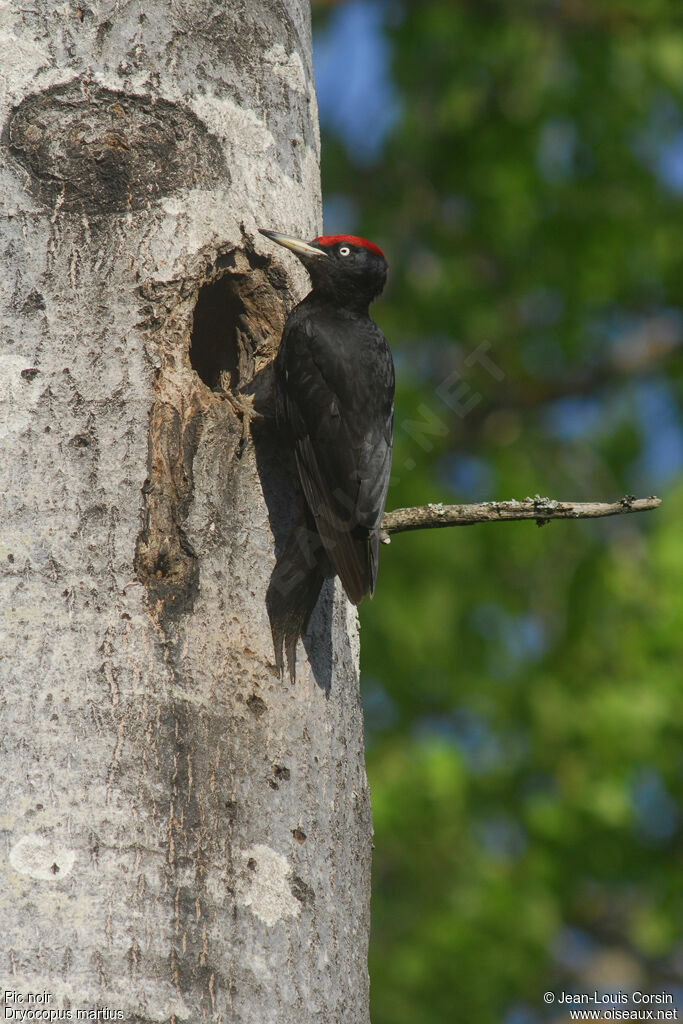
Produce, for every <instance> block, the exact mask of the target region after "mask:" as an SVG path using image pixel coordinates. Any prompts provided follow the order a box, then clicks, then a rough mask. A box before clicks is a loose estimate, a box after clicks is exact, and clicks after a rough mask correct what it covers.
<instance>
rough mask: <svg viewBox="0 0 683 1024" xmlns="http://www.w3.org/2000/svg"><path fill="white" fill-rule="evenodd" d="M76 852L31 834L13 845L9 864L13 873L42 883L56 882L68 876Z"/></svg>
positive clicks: (33, 833)
mask: <svg viewBox="0 0 683 1024" xmlns="http://www.w3.org/2000/svg"><path fill="white" fill-rule="evenodd" d="M75 861H76V851H75V850H69V849H68V848H67V847H65V846H62V845H61V843H57V842H54V841H53V840H51V839H45V838H43V836H39V835H38V834H37V833H35V832H32V833H30V834H29V835H26V836H22V838H21V839H20V840H19V841H18V842H17V843H15V844H14V846H13V847H12V849H11V850H10V854H9V862H10V864H11V865H12V867H13V868H14V870H15V871H18V872H19V873H20V874H22V875H28V876H29V877H30V878H36V879H38V880H40V881H42V882H58V881H60V879H62V878H64V877H65V876H66V875H68V874H69V872H70V871H71V869H72V867H73V866H74V863H75Z"/></svg>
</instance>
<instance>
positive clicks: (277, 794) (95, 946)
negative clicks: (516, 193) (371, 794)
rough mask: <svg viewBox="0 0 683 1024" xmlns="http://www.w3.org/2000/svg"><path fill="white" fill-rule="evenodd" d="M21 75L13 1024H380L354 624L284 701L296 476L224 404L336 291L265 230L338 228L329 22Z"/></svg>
mask: <svg viewBox="0 0 683 1024" xmlns="http://www.w3.org/2000/svg"><path fill="white" fill-rule="evenodd" d="M0 49H1V51H2V53H3V57H2V73H1V75H0V89H1V91H2V113H1V118H2V124H3V135H2V145H1V147H0V152H1V164H0V190H1V193H2V197H3V208H4V213H5V215H4V217H3V221H2V228H1V229H0V230H1V232H2V237H1V239H0V241H1V243H2V246H1V247H2V253H3V274H2V279H1V280H0V291H1V295H2V298H1V303H2V315H3V320H2V349H3V352H2V360H3V361H2V388H1V392H0V401H1V404H0V431H1V432H2V435H3V457H2V461H3V471H4V472H3V476H4V480H3V483H2V494H3V499H4V508H3V510H2V523H3V529H2V542H1V544H0V567H1V573H2V597H1V599H0V601H1V605H0V615H1V617H2V634H3V636H2V646H1V648H0V650H1V653H2V680H3V690H2V697H1V702H2V704H1V706H2V734H1V737H0V777H1V778H2V780H3V790H4V792H3V795H2V819H1V824H0V827H1V828H2V830H3V844H2V863H1V872H2V888H1V892H0V920H1V921H2V926H1V933H0V978H1V979H2V981H1V984H2V985H3V987H4V989H5V990H6V993H7V994H6V999H7V1000H8V1004H7V1005H8V1006H10V1007H14V1013H15V1015H14V1017H11V1016H10V1017H9V1018H7V1019H15V1020H18V1019H21V1018H20V1016H19V1012H18V1011H19V1010H23V1011H25V1010H26V1009H28V1008H30V1007H31V1006H33V1009H35V1008H36V1006H37V1005H42V1006H49V1007H50V1008H52V1009H53V1010H55V1011H56V1010H58V1009H63V1010H70V1013H71V1017H70V1018H69V1017H68V1016H65V1017H63V1018H62V1019H73V1020H76V1019H95V1018H94V1017H92V1015H91V1016H90V1017H87V1016H86V1017H81V1018H79V1017H78V1016H77V1011H78V1010H86V1011H93V1010H97V1009H99V1010H100V1011H101V1013H100V1016H99V1017H98V1018H96V1019H101V1020H102V1019H119V1020H124V1021H128V1022H133V1021H136V1022H140V1021H173V1022H180V1021H189V1022H192V1024H194V1022H197V1021H203V1020H210V1021H216V1022H230V1021H240V1022H261V1021H263V1022H268V1024H278V1022H282V1024H285V1022H286V1024H294V1022H296V1024H302V1022H308V1021H319V1022H321V1024H322V1022H325V1024H332V1022H335V1024H336V1022H344V1024H346V1022H348V1024H363V1022H365V1021H367V1020H368V1009H367V995H368V991H367V990H368V983H367V969H366V952H367V938H368V896H369V862H370V833H371V825H370V812H369V803H368V791H367V783H366V778H365V769H364V761H363V736H362V715H361V707H360V700H359V692H358V668H357V661H358V645H357V629H356V619H355V613H354V612H353V610H352V609H351V607H350V606H349V605H348V604H347V602H346V600H345V598H344V597H343V595H342V593H341V592H340V590H339V588H338V586H337V588H336V589H335V588H333V587H332V586H331V585H328V586H327V588H326V590H325V591H324V593H323V595H322V596H321V600H320V603H319V605H318V608H317V609H316V613H315V615H314V621H313V622H312V624H311V627H310V629H309V632H308V634H307V636H306V639H305V651H304V647H303V646H302V645H300V647H299V673H298V681H297V684H296V686H295V687H291V686H290V685H289V684H288V683H287V682H285V681H281V680H280V679H279V678H277V677H276V676H275V675H274V671H273V669H274V661H273V650H272V643H271V637H270V629H269V624H268V620H267V615H266V609H265V594H266V589H267V586H268V580H269V576H270V573H271V571H272V568H273V565H274V554H275V545H276V544H277V545H281V544H282V543H283V541H284V537H285V535H286V532H287V526H288V522H289V520H290V519H291V517H292V515H293V513H294V508H293V505H294V493H295V492H294V484H293V475H292V473H291V467H289V465H288V463H287V461H286V458H284V453H283V452H282V451H281V450H280V448H279V446H278V439H277V437H275V436H273V434H272V433H269V432H268V430H265V431H263V432H262V433H261V434H260V435H259V439H258V440H257V442H256V444H254V442H252V441H251V440H250V439H247V440H246V442H245V441H243V440H242V437H241V433H242V430H241V424H240V421H239V419H238V417H237V416H236V415H235V413H234V411H233V408H232V405H231V403H230V402H229V401H228V400H226V398H225V397H224V396H222V395H221V393H220V390H218V388H219V386H220V385H223V386H224V387H226V388H233V389H234V388H236V387H237V386H239V387H244V386H245V385H248V384H249V382H250V381H251V380H252V378H253V377H254V376H255V375H256V374H258V373H259V371H262V370H263V368H264V367H265V366H266V365H267V364H268V362H269V360H270V359H271V358H272V355H273V353H274V350H275V347H276V345H277V342H278V339H279V335H280V331H281V328H282V324H283V321H284V316H285V314H286V312H287V310H288V309H289V308H290V307H291V305H292V304H293V303H294V302H295V301H296V299H297V298H298V297H300V295H301V294H302V292H303V290H304V289H305V287H306V280H305V277H304V275H303V272H302V271H301V269H300V268H299V267H298V265H297V263H296V260H295V258H294V257H292V256H290V255H289V254H287V253H286V252H284V251H283V252H282V253H280V252H278V253H275V254H272V247H271V246H269V245H268V243H266V242H265V241H263V240H260V239H259V236H258V235H257V234H256V228H257V227H258V226H265V227H273V228H277V229H280V230H283V231H289V232H292V233H296V234H298V235H304V236H305V235H309V236H313V235H315V234H316V233H317V230H318V229H319V228H320V197H319V177H318V145H319V144H318V136H317V122H316V109H315V100H314V93H313V79H312V68H311V40H310V25H309V16H308V10H307V3H306V2H305V0H278V2H276V0H241V2H239V3H237V2H233V3H227V2H224V0H173V2H171V3H169V2H168V0H147V2H146V3H145V4H144V8H143V6H142V5H138V4H134V3H126V2H120V3H119V2H117V3H115V4H113V3H110V2H107V3H100V2H90V0H84V2H83V3H81V4H76V3H69V4H56V3H54V0H32V2H31V3H29V4H24V5H22V6H21V9H20V8H19V7H18V6H17V7H16V9H15V13H12V10H11V7H10V8H6V9H5V13H4V14H3V16H2V19H0ZM31 993H33V994H35V993H46V994H47V995H46V996H44V997H43V999H44V1001H43V1003H42V1004H38V1003H37V1002H36V1000H33V1001H31V1000H30V994H31ZM47 997H49V1002H48V1001H47ZM105 1009H106V1010H107V1011H108V1013H109V1014H110V1016H109V1017H107V1016H106V1015H105V1013H104V1010H105ZM117 1011H120V1013H117ZM53 1019H58V1018H56V1017H55V1018H53Z"/></svg>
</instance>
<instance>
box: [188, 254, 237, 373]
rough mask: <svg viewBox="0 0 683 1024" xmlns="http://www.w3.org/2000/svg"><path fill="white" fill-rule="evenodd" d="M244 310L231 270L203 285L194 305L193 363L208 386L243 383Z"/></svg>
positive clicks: (191, 352)
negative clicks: (241, 338)
mask: <svg viewBox="0 0 683 1024" xmlns="http://www.w3.org/2000/svg"><path fill="white" fill-rule="evenodd" d="M243 314H244V305H243V303H242V300H241V298H240V294H239V287H238V282H237V281H236V280H234V279H233V276H232V275H231V274H223V275H222V277H219V278H217V279H216V280H214V281H210V282H209V283H208V284H205V285H203V286H202V287H201V288H200V289H199V295H198V296H197V304H196V305H195V308H194V317H193V323H192V339H191V342H190V363H191V364H192V367H193V368H194V370H196V372H197V373H198V375H199V377H200V378H201V379H202V380H203V381H204V383H205V384H206V385H207V387H209V388H211V389H212V390H217V389H221V388H223V389H226V390H228V389H229V390H231V391H234V390H235V389H236V388H237V387H239V384H240V379H239V378H240V332H239V322H240V318H241V317H242V316H243Z"/></svg>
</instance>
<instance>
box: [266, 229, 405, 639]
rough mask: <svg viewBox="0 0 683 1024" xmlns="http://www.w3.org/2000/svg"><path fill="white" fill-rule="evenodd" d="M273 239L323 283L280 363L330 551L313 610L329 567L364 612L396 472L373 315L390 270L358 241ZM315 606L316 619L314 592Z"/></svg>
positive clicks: (285, 428) (290, 329)
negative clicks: (362, 605) (372, 308)
mask: <svg viewBox="0 0 683 1024" xmlns="http://www.w3.org/2000/svg"><path fill="white" fill-rule="evenodd" d="M264 234H268V235H269V237H273V238H274V239H275V240H276V241H280V243H281V244H284V245H287V247H288V248H291V249H293V250H294V251H295V252H296V253H297V255H299V257H300V259H301V260H302V262H303V263H304V265H305V266H306V268H307V270H308V272H309V274H310V276H311V281H312V284H313V288H312V291H311V292H310V293H309V294H308V295H307V296H306V298H305V299H304V300H303V301H302V302H300V303H299V305H298V306H296V307H295V308H294V309H293V310H292V312H291V313H290V315H289V317H288V319H287V322H286V324H285V329H284V332H283V335H282V341H281V344H280V348H279V351H278V354H277V357H276V360H275V402H276V421H277V425H278V428H279V430H280V431H281V432H282V434H283V436H284V437H285V439H286V440H287V442H288V443H289V444H290V445H291V447H292V449H293V452H294V456H295V460H296V466H297V470H298V475H299V480H300V483H301V487H302V490H303V494H304V498H305V502H306V506H307V507H306V512H307V516H308V520H309V526H311V525H312V524H314V528H315V531H316V532H317V534H318V537H319V538H320V542H321V543H322V547H323V549H324V552H323V557H322V561H321V559H320V558H319V559H318V564H317V566H316V570H315V572H316V573H317V576H318V578H319V580H320V582H318V584H317V590H316V593H315V598H314V599H313V602H312V604H315V599H317V595H318V592H319V590H320V586H321V585H322V579H323V578H324V574H325V565H327V566H328V569H327V574H328V575H329V574H330V572H331V571H333V572H335V573H337V574H338V575H339V577H340V579H341V581H342V584H343V586H344V589H345V591H346V593H347V596H348V597H349V600H351V601H352V602H353V603H354V604H358V603H359V602H360V601H361V600H362V599H363V597H364V596H365V595H366V594H367V593H370V594H372V593H373V592H374V589H375V582H376V579H377V565H378V555H379V543H380V529H381V522H382V515H383V513H384V504H385V501H386V495H387V488H388V486H389V475H390V471H391V451H392V426H393V403H394V366H393V361H392V358H391V352H390V349H389V346H388V345H387V342H386V340H385V338H384V335H383V334H382V332H381V331H380V329H379V327H377V325H376V324H375V323H374V322H373V320H372V319H371V318H370V315H369V312H368V309H369V305H370V302H371V301H372V299H373V298H375V297H376V296H377V295H378V294H379V293H380V292H381V290H382V288H383V286H384V281H385V278H386V270H387V267H386V262H385V260H384V257H383V255H382V253H381V252H380V250H379V249H377V248H376V247H375V246H373V245H371V243H369V242H366V241H365V240H364V239H359V238H355V237H352V236H335V237H329V236H328V237H323V238H318V239H314V240H313V242H311V243H299V242H298V241H297V240H295V239H289V238H285V237H284V236H280V235H275V234H274V233H271V232H264ZM297 246H300V247H301V248H300V249H297ZM311 250H312V251H311ZM300 528H301V524H300ZM321 566H322V569H321ZM330 567H331V570H330ZM291 570H292V567H291V566H289V567H288V569H287V571H288V572H289V573H290V575H291ZM321 572H322V575H321ZM313 574H314V573H313V569H312V568H311V575H313ZM286 582H287V581H286V580H282V579H281V580H280V584H281V585H282V584H283V583H286ZM312 586H314V584H313V583H312ZM307 604H309V605H311V607H310V608H309V609H308V612H307V614H310V610H311V609H312V604H311V595H310V593H309V595H308V600H307ZM304 625H305V622H304V623H302V624H301V628H303V626H304ZM274 632H275V630H274ZM276 646H277V639H276Z"/></svg>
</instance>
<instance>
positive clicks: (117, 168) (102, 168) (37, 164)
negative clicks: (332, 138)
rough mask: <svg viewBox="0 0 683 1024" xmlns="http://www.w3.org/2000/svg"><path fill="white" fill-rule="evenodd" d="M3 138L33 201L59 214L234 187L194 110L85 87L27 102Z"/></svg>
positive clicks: (63, 88)
mask: <svg viewBox="0 0 683 1024" xmlns="http://www.w3.org/2000/svg"><path fill="white" fill-rule="evenodd" d="M4 136H5V142H6V144H7V145H8V147H9V149H10V152H11V153H12V155H13V157H14V159H15V160H16V161H17V162H18V163H20V164H21V165H22V166H23V167H24V168H25V170H27V171H28V175H29V177H28V189H29V191H30V192H31V194H32V195H33V196H34V197H35V198H36V199H37V200H38V201H39V202H41V203H43V204H44V205H45V206H48V207H52V206H54V205H55V204H56V203H57V202H59V204H60V210H78V211H85V212H90V213H116V212H121V211H126V210H136V209H141V208H143V207H145V206H147V205H148V204H149V203H150V202H153V201H155V200H156V199H158V198H159V197H160V196H164V195H168V194H170V193H173V192H178V191H180V190H185V189H190V188H201V187H204V188H215V187H217V186H223V187H226V186H227V185H229V183H230V175H229V172H228V168H227V166H226V164H225V159H224V156H223V151H222V148H221V144H220V142H219V140H218V139H217V138H216V137H215V136H213V135H212V134H211V133H210V132H209V131H208V130H207V128H206V127H205V125H204V124H203V123H202V122H201V121H200V120H199V118H198V117H197V116H196V114H194V113H193V112H192V111H191V110H188V109H187V108H186V107H182V106H179V105H178V104H175V103H170V102H169V101H168V100H163V99H157V98H155V97H152V96H135V95H127V94H126V93H122V92H116V91H114V90H112V89H105V88H102V87H100V86H94V85H92V84H88V83H83V82H80V81H78V82H70V83H69V84H67V85H59V86H55V87H54V88H51V89H46V90H45V91H44V92H40V93H33V94H32V95H30V96H27V97H26V98H25V99H23V100H22V101H21V103H20V104H19V105H18V106H17V107H15V108H14V110H13V111H12V113H11V115H10V117H9V120H8V122H7V125H6V128H5V132H4Z"/></svg>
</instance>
